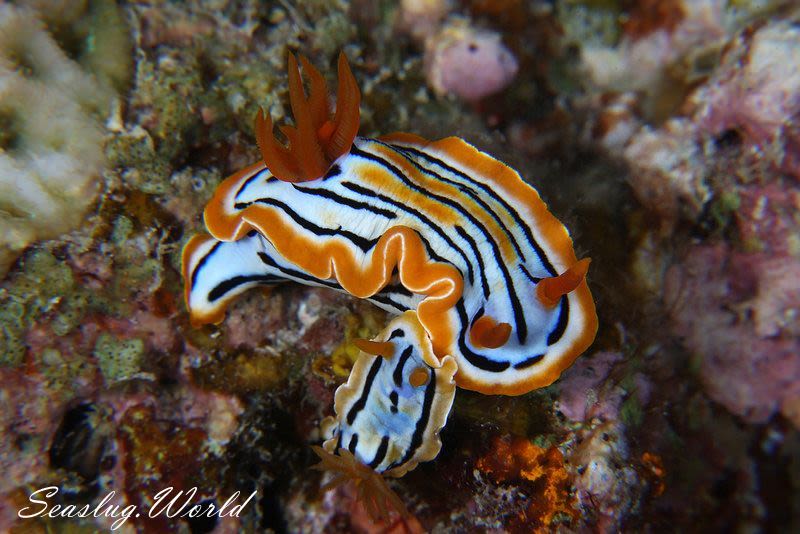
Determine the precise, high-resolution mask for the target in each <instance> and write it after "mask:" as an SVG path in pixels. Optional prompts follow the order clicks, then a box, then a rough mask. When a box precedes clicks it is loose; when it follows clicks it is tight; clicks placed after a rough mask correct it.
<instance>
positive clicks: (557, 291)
mask: <svg viewBox="0 0 800 534" xmlns="http://www.w3.org/2000/svg"><path fill="white" fill-rule="evenodd" d="M591 261H592V260H591V259H590V258H583V259H582V260H579V261H577V262H575V263H574V264H573V265H571V266H570V267H569V268H568V269H567V270H566V271H564V272H563V273H561V274H560V275H558V276H551V277H549V278H544V279H542V280H541V281H540V282H539V283H538V284H537V285H536V297H537V298H538V299H539V301H540V302H541V303H542V304H544V305H545V306H547V307H548V308H552V307H554V306H555V305H557V304H558V302H559V301H560V300H561V297H563V296H564V295H566V294H567V293H571V292H572V291H574V290H575V289H576V288H577V287H578V285H579V284H580V283H581V282H583V280H584V279H585V278H586V273H587V272H588V271H589V263H590V262H591Z"/></svg>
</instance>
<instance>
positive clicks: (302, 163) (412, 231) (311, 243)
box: [183, 55, 597, 474]
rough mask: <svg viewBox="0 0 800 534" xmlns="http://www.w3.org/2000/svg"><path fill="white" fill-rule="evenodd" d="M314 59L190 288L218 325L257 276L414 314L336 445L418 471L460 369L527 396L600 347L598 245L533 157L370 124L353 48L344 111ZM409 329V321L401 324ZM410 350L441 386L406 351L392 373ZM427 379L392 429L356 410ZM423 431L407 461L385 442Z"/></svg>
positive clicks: (189, 252)
mask: <svg viewBox="0 0 800 534" xmlns="http://www.w3.org/2000/svg"><path fill="white" fill-rule="evenodd" d="M301 62H302V66H303V69H304V72H305V73H306V76H307V77H308V78H309V82H310V83H309V86H310V91H309V94H308V97H306V92H305V90H304V88H303V83H302V79H301V77H300V72H299V69H298V66H297V62H296V61H295V60H294V58H293V57H290V60H289V90H290V99H291V107H292V111H293V114H294V117H295V121H296V127H295V128H289V127H285V126H284V127H282V128H281V131H282V132H283V134H284V135H285V137H286V139H287V140H288V146H284V145H283V144H281V143H280V142H278V141H277V140H276V139H275V138H274V136H273V134H272V121H271V120H270V119H269V118H266V117H264V115H263V112H262V113H260V114H259V115H258V116H257V119H256V136H257V140H258V144H259V147H260V149H261V154H262V157H263V161H261V162H258V163H256V164H254V165H251V166H250V167H247V168H245V169H243V170H241V171H239V172H237V173H236V174H234V175H233V176H231V177H229V178H228V179H226V180H225V181H224V182H223V183H222V184H221V185H220V186H219V188H218V189H217V191H216V193H215V194H214V197H213V198H212V200H211V201H210V202H209V204H208V206H207V207H206V209H205V222H206V226H207V228H208V231H209V232H210V233H211V236H195V237H194V238H193V239H192V240H190V241H189V243H188V244H187V245H186V247H185V249H184V253H183V269H184V277H185V281H186V289H185V298H186V303H187V307H188V308H189V311H190V313H191V319H192V322H193V323H194V324H203V323H212V322H213V323H216V322H220V321H222V320H223V318H224V314H225V308H226V306H227V305H228V303H229V302H230V301H231V299H233V298H234V297H235V296H236V295H238V294H240V293H242V292H243V291H245V290H247V289H248V288H251V287H254V286H259V285H272V284H276V283H279V282H282V281H287V280H290V281H296V282H300V283H303V284H308V285H314V286H322V287H328V288H332V289H336V290H339V291H345V292H347V293H349V294H351V295H354V296H356V297H359V298H364V299H368V300H370V301H372V302H374V303H375V304H376V305H377V306H380V307H381V308H383V309H385V310H388V311H389V312H391V313H393V314H397V315H400V317H401V319H399V321H400V323H399V326H398V325H397V324H394V323H393V324H392V325H390V326H389V328H388V329H387V330H386V331H385V332H384V333H383V334H382V335H381V336H379V340H380V341H375V342H364V343H362V345H361V348H362V350H365V352H364V353H363V354H362V356H361V358H360V359H359V361H358V362H357V363H356V365H355V368H354V370H353V375H352V376H351V379H350V381H349V382H348V384H346V385H345V386H342V388H343V389H340V391H339V392H337V396H336V412H337V414H338V418H339V427H338V430H337V431H336V432H335V433H334V436H335V439H336V440H338V441H335V442H329V444H328V445H326V447H328V448H329V449H330V448H332V447H334V444H336V443H338V444H339V445H342V446H343V447H344V448H350V447H352V450H354V451H357V452H358V453H359V454H356V453H354V454H356V456H358V457H359V460H361V461H363V462H364V463H375V464H376V469H377V470H378V471H386V472H387V473H389V472H392V471H393V472H394V473H395V474H402V473H403V472H405V471H407V470H408V469H411V468H413V466H414V465H416V463H417V462H418V461H422V460H426V459H429V458H431V457H432V455H433V456H435V452H432V451H433V450H434V449H435V450H436V451H438V447H437V446H435V445H431V446H430V447H429V446H428V443H429V442H430V439H432V436H435V435H436V434H438V430H439V428H441V426H442V425H443V424H444V421H445V419H446V412H447V411H449V407H450V403H451V402H452V389H451V390H450V391H449V392H447V391H446V390H443V391H438V390H435V389H431V388H434V385H435V384H439V383H440V382H441V383H442V384H443V383H444V382H446V378H447V376H451V377H452V373H453V372H456V368H457V372H456V374H455V382H456V384H457V385H458V386H460V387H463V388H467V389H472V390H476V391H479V392H482V393H488V394H506V395H518V394H522V393H526V392H528V391H531V390H533V389H536V388H539V387H542V386H546V385H548V384H550V383H551V382H553V381H554V380H555V379H556V378H558V376H559V374H560V373H561V372H562V371H563V370H564V369H566V368H567V367H568V366H569V365H571V364H572V362H573V361H574V360H575V358H576V357H577V356H578V355H579V354H581V353H582V352H583V351H584V350H586V348H587V347H588V346H589V345H590V343H591V342H592V341H593V339H594V336H595V333H596V330H597V316H596V313H595V308H594V302H593V300H592V296H591V294H590V292H589V288H588V286H587V284H586V279H585V278H586V272H587V268H588V263H589V260H588V259H584V260H580V261H579V260H578V259H577V257H576V256H575V253H574V251H573V247H572V241H571V239H570V237H569V234H568V232H567V230H566V228H565V227H564V226H563V225H562V224H561V223H560V222H559V221H558V220H557V219H556V218H555V217H554V216H553V215H552V214H551V213H550V212H549V211H548V209H547V206H546V205H545V204H544V202H543V201H542V200H541V199H540V197H539V195H538V193H537V192H536V190H534V189H533V188H532V187H531V186H529V185H528V184H526V183H525V182H524V181H523V180H522V178H521V177H520V176H519V174H518V173H517V172H516V171H514V170H512V169H511V168H509V167H508V166H506V165H504V164H503V163H501V162H500V161H498V160H496V159H494V158H493V157H491V156H489V155H488V154H485V153H484V152H481V151H479V150H478V149H476V148H475V147H473V146H471V145H469V144H468V143H466V142H465V141H463V140H462V139H459V138H456V137H448V138H445V139H442V140H439V141H433V142H431V141H427V140H425V139H423V138H421V137H418V136H416V135H411V134H403V133H396V134H391V135H387V136H385V137H381V138H379V139H368V138H362V137H356V133H357V130H358V117H359V115H358V113H359V103H360V93H359V91H358V87H357V85H356V82H355V79H354V77H353V75H352V73H351V72H350V69H349V66H348V65H347V61H346V59H345V57H344V55H341V56H340V58H339V88H338V101H337V105H336V113H335V115H332V114H331V111H330V107H329V103H328V95H327V89H326V86H325V81H324V78H323V77H322V75H321V74H320V73H319V72H318V71H317V70H316V69H315V68H314V67H313V66H311V65H310V64H309V62H308V61H307V60H305V58H301ZM394 331H401V332H405V335H404V336H403V337H402V338H392V332H394ZM406 350H410V352H409V353H408V354H410V355H411V356H408V357H410V358H412V359H413V361H414V366H417V368H418V369H423V368H424V369H427V371H426V372H428V373H429V374H430V373H433V375H434V376H435V379H434V378H431V377H428V378H427V381H426V382H425V383H427V384H429V386H427V387H423V386H421V385H420V386H419V387H418V388H414V387H413V386H410V385H409V384H413V383H415V381H420V380H422V374H421V371H420V372H419V373H417V375H416V377H414V376H412V375H408V376H406V371H405V370H408V372H409V373H410V372H411V370H410V368H408V369H406V368H405V367H402V366H400V368H401V369H404V371H403V372H402V373H400V374H401V375H402V376H400V378H401V379H402V380H400V383H397V384H395V386H392V381H391V380H390V379H389V378H390V374H389V371H388V370H389V369H390V368H397V365H398V363H397V362H396V359H397V358H398V357H402V355H403V354H406V352H405V351H406ZM398 352H400V354H398ZM372 354H374V355H381V358H375V357H374V356H372ZM409 365H410V364H409ZM398 376H399V375H398ZM370 377H372V379H370ZM401 384H402V387H401ZM393 388H394V389H393ZM409 388H411V389H409ZM414 391H419V392H421V393H418V395H419V396H420V397H419V398H418V399H417V400H414V399H413V398H412V397H408V398H409V399H411V401H413V402H411V401H410V402H411V404H408V405H403V404H402V402H401V403H400V404H398V405H396V406H395V407H396V408H398V409H401V407H402V406H405V408H403V410H404V411H403V413H404V414H405V416H404V417H405V418H400V419H397V421H405V424H402V423H401V422H396V424H395V423H387V422H385V421H384V422H383V423H381V424H383V425H384V426H383V427H382V428H383V431H384V433H383V434H382V433H381V432H379V430H380V429H379V428H378V427H377V426H374V423H373V422H369V421H366V420H364V421H361V420H359V419H358V417H356V419H355V420H354V421H352V422H351V421H349V420H347V418H349V417H350V414H352V413H353V409H352V403H353V402H355V401H354V398H355V396H356V395H362V397H363V398H362V397H359V399H361V400H358V399H356V400H358V402H361V404H362V405H367V406H372V407H375V409H376V410H379V411H380V410H382V411H383V412H385V411H386V410H387V409H388V410H391V406H392V400H391V397H392V393H393V392H394V393H395V394H397V395H398V396H399V397H401V398H403V399H405V398H407V397H405V396H404V395H407V394H410V393H411V392H414ZM428 391H436V394H435V398H433V396H434V393H430V395H431V396H432V397H431V399H430V403H429V404H427V406H428V408H427V409H428V410H430V409H431V406H433V405H435V406H437V407H438V408H437V409H438V411H437V413H436V414H435V415H436V417H435V418H433V419H426V420H425V422H422V419H423V417H422V415H423V414H422V411H420V410H422V407H424V406H426V402H428V401H426V400H425V397H426V395H428V393H427V392H428ZM383 395H387V398H385V399H384V398H383V397H382V396H383ZM419 399H422V400H419ZM414 403H417V404H414ZM387 406H388V408H387ZM445 406H446V411H444V412H442V413H439V412H441V411H442V409H443V407H445ZM434 411H436V410H434ZM387 413H388V412H387ZM442 414H443V415H442ZM373 415H375V414H373ZM398 417H399V416H398ZM386 420H387V421H388V420H389V419H386ZM387 425H388V426H387ZM420 425H421V426H420ZM358 428H361V429H362V430H358ZM415 428H419V430H418V432H420V433H421V435H420V437H421V438H425V440H426V444H425V447H423V451H422V452H420V453H419V455H417V456H415V453H411V455H410V456H408V457H407V458H406V455H407V454H408V451H409V450H410V449H409V446H408V443H410V442H405V441H404V442H403V443H406V445H397V446H396V447H395V448H394V449H392V451H384V454H383V455H381V454H379V453H380V452H381V450H382V449H381V447H382V443H383V440H386V439H388V440H390V441H391V440H393V439H395V438H396V437H397V438H398V442H399V441H400V436H402V439H403V440H408V439H411V438H410V437H409V436H408V431H409V429H411V430H412V432H413V429H415ZM370 429H371V430H370ZM370 432H376V434H374V435H370V436H369V437H367V436H366V434H367V433H370ZM355 435H357V436H359V437H358V439H357V440H355V441H357V442H358V445H354V438H353V437H352V436H355ZM415 439H416V438H415ZM436 439H437V440H438V438H436ZM342 440H343V441H342ZM375 440H377V441H375ZM437 443H438V441H437ZM383 448H384V449H385V448H386V447H383ZM404 451H405V452H404ZM379 456H382V459H381V461H380V462H376V458H378V457H379ZM398 462H399V463H398Z"/></svg>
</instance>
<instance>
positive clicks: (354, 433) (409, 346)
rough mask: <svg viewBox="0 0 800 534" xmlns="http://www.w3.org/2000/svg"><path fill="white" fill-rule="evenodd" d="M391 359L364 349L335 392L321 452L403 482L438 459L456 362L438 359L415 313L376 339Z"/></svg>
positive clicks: (450, 401)
mask: <svg viewBox="0 0 800 534" xmlns="http://www.w3.org/2000/svg"><path fill="white" fill-rule="evenodd" d="M373 343H375V344H376V345H384V347H383V349H382V350H385V349H386V348H388V349H389V350H388V352H389V353H390V354H389V355H388V357H386V356H387V355H386V354H384V355H373V354H368V353H367V352H365V351H363V350H362V351H361V353H360V355H359V357H358V359H357V360H356V363H355V365H354V366H353V370H352V371H351V373H350V377H349V378H348V380H347V383H346V384H344V385H342V386H341V387H339V389H337V390H336V397H335V399H334V410H335V411H336V414H337V417H336V418H333V417H327V418H326V419H325V420H323V422H322V431H323V434H324V435H325V436H326V438H328V439H327V441H325V443H323V445H322V446H323V448H324V449H325V450H326V451H328V452H330V453H335V452H336V451H338V450H339V449H342V448H344V449H346V450H348V451H350V452H351V453H352V454H353V455H354V456H355V457H356V458H357V459H358V460H359V461H360V462H361V463H363V464H365V465H367V466H369V467H371V468H372V469H374V470H375V471H376V472H378V473H382V474H384V475H386V476H390V477H401V476H403V475H405V474H406V473H407V472H408V471H411V470H412V469H414V468H415V467H416V466H417V464H419V463H420V462H426V461H428V460H432V459H434V458H435V457H436V455H438V454H439V450H440V449H441V448H442V442H441V440H440V439H439V431H440V430H441V429H442V428H443V427H444V425H445V423H446V422H447V416H448V414H449V413H450V408H451V406H452V405H453V397H454V396H455V390H456V384H455V381H454V379H453V376H454V375H455V373H456V369H457V367H456V362H455V360H453V358H452V357H451V356H445V357H444V358H442V359H441V360H439V358H437V357H436V356H435V355H434V354H433V347H432V346H431V341H430V338H429V337H428V334H427V332H425V330H424V329H423V328H422V325H421V324H420V323H419V320H418V319H417V315H416V314H415V313H414V312H412V311H407V312H405V313H403V314H402V315H400V316H399V317H398V318H396V319H394V320H392V321H391V322H390V323H389V325H388V326H387V327H386V329H385V330H384V331H383V333H381V334H380V335H379V336H378V337H377V338H376V341H375V342H373Z"/></svg>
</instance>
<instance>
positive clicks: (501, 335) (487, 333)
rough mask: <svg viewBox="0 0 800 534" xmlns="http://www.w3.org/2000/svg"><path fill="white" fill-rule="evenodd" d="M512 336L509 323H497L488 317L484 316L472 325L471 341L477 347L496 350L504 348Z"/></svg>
mask: <svg viewBox="0 0 800 534" xmlns="http://www.w3.org/2000/svg"><path fill="white" fill-rule="evenodd" d="M510 336H511V325H510V324H508V323H497V321H495V320H494V319H492V318H491V317H489V316H488V315H484V316H483V317H481V318H480V319H478V320H477V321H475V324H473V325H472V329H470V331H469V339H470V341H471V342H472V344H473V345H475V346H476V347H484V348H487V349H496V348H498V347H502V346H503V345H505V344H506V341H508V338H509V337H510Z"/></svg>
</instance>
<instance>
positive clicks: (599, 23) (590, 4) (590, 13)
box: [556, 0, 622, 46]
mask: <svg viewBox="0 0 800 534" xmlns="http://www.w3.org/2000/svg"><path fill="white" fill-rule="evenodd" d="M621 12H622V9H621V6H620V2H619V1H617V0H596V1H592V0H568V1H564V2H558V3H557V4H556V18H557V20H558V22H559V23H560V24H561V27H562V28H563V30H564V35H565V36H566V38H567V40H568V41H571V42H575V43H581V46H587V45H602V46H613V45H615V44H616V43H617V42H618V41H619V38H620V35H621V27H620V23H619V21H620V14H621Z"/></svg>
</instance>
